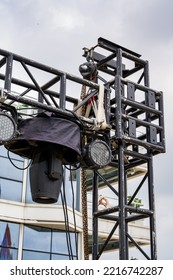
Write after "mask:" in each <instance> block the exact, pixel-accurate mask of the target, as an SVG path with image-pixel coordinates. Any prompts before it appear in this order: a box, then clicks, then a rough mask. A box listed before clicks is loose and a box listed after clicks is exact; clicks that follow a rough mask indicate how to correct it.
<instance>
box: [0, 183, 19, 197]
mask: <svg viewBox="0 0 173 280" xmlns="http://www.w3.org/2000/svg"><path fill="white" fill-rule="evenodd" d="M21 197H22V183H21V182H15V181H11V180H7V179H2V178H0V198H2V199H8V200H13V201H19V202H20V201H21Z"/></svg>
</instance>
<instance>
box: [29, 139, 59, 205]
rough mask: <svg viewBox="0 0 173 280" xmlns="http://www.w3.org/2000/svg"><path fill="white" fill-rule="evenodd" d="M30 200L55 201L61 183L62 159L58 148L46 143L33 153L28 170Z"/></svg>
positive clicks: (39, 201)
mask: <svg viewBox="0 0 173 280" xmlns="http://www.w3.org/2000/svg"><path fill="white" fill-rule="evenodd" d="M29 176H30V185H31V195H32V200H33V201H34V202H37V203H43V204H48V203H55V202H57V200H58V197H59V193H60V190H61V184H62V161H61V160H60V159H58V150H57V149H56V147H54V146H53V145H50V144H48V145H47V147H46V148H44V149H43V150H42V151H39V152H37V153H36V154H35V156H34V159H33V162H32V164H31V167H30V170H29Z"/></svg>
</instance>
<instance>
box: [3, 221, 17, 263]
mask: <svg viewBox="0 0 173 280" xmlns="http://www.w3.org/2000/svg"><path fill="white" fill-rule="evenodd" d="M18 239H19V225H18V224H14V223H7V222H0V259H1V260H17V253H18Z"/></svg>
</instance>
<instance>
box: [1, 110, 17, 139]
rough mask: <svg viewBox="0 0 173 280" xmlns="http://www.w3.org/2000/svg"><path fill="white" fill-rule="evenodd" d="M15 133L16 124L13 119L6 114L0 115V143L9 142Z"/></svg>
mask: <svg viewBox="0 0 173 280" xmlns="http://www.w3.org/2000/svg"><path fill="white" fill-rule="evenodd" d="M15 133H16V123H15V122H14V120H13V118H12V117H10V116H9V115H8V114H6V113H2V112H1V113H0V143H1V144H5V143H6V142H8V141H10V140H11V139H12V138H13V137H14V136H15Z"/></svg>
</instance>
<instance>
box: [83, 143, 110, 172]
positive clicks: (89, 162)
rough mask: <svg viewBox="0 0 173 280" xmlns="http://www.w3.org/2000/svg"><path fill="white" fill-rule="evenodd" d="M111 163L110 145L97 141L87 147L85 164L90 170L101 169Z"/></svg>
mask: <svg viewBox="0 0 173 280" xmlns="http://www.w3.org/2000/svg"><path fill="white" fill-rule="evenodd" d="M110 161H111V149H110V147H109V146H108V144H107V143H106V142H105V141H103V140H99V139H96V140H94V141H92V142H90V143H89V144H87V145H86V147H85V156H84V162H85V164H86V166H87V167H88V168H92V169H99V168H102V167H105V166H107V165H108V164H109V163H110Z"/></svg>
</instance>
